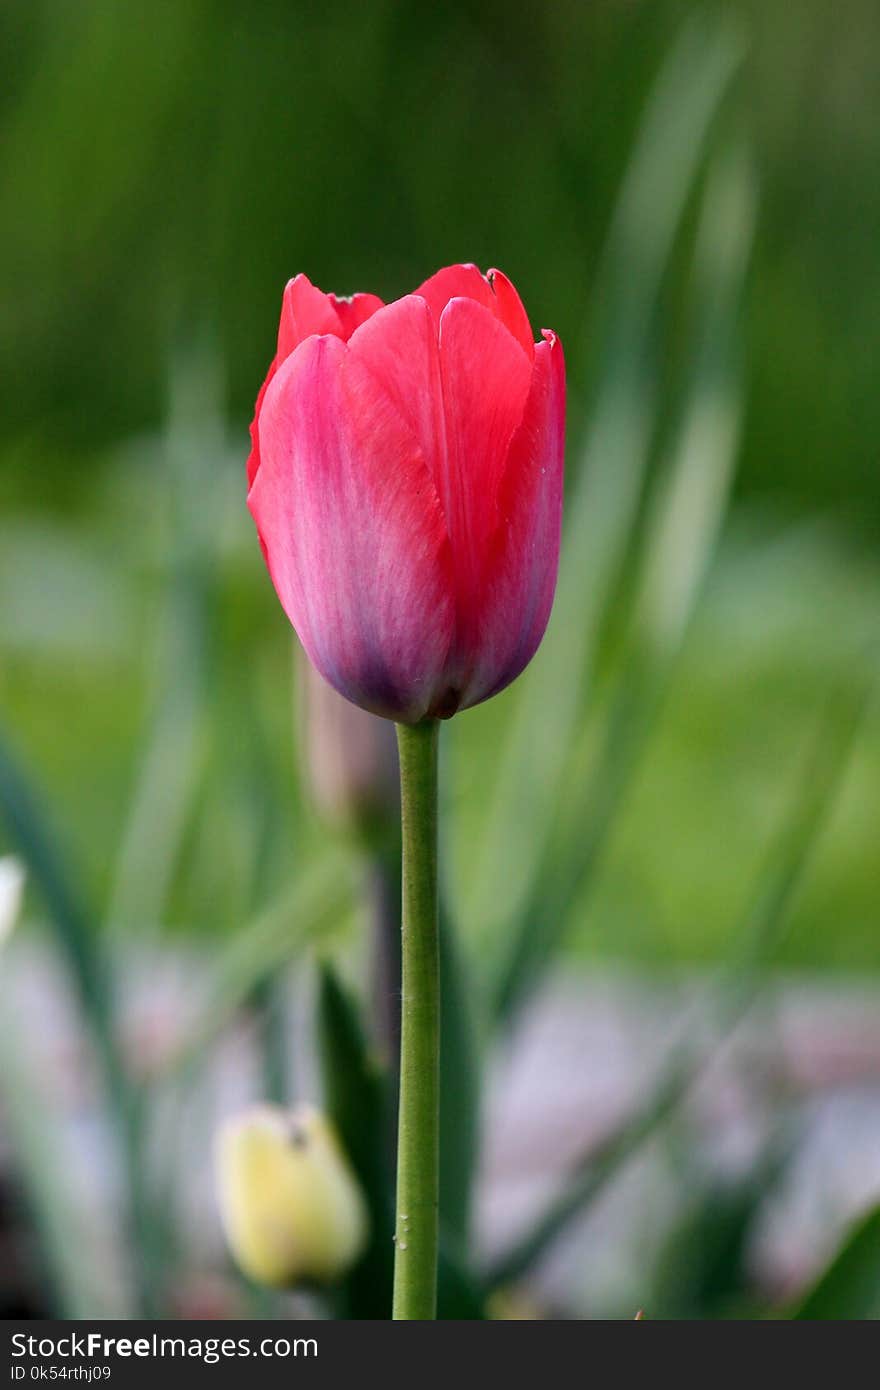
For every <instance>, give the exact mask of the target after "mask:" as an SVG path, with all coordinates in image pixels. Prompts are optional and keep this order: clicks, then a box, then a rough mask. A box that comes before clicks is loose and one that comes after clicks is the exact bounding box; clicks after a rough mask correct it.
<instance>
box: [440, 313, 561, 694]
mask: <svg viewBox="0 0 880 1390" xmlns="http://www.w3.org/2000/svg"><path fill="white" fill-rule="evenodd" d="M543 339H544V341H542V342H540V343H539V344H538V345H537V347H536V348H535V366H534V371H533V373H532V381H531V387H530V390H529V397H528V401H527V402H526V407H525V411H524V413H523V417H522V421H521V423H520V425H519V428H518V429H517V431H516V434H515V435H514V437H513V440H512V442H511V446H510V450H509V453H508V456H507V461H506V464H505V469H504V476H503V478H502V480H501V485H500V488H499V491H498V507H497V517H496V524H495V529H494V533H493V535H492V538H491V542H490V544H489V547H488V552H487V559H486V569H485V572H484V576H483V584H482V594H481V602H480V604H479V613H480V618H481V621H480V627H479V636H478V640H477V643H476V650H477V661H476V664H475V666H474V670H473V674H472V677H471V680H470V682H469V684H468V688H467V689H466V691H465V692H464V696H463V699H462V705H463V706H467V705H475V704H478V703H479V702H480V701H481V700H485V699H487V698H488V697H489V696H490V695H495V694H497V693H498V691H500V690H503V689H504V688H505V686H507V685H509V684H510V682H511V681H513V680H515V679H516V677H517V676H518V675H519V674H520V672H521V671H522V670H523V669H524V668H525V667H526V666H527V665H528V663H529V662H530V661H531V659H532V657H533V656H534V654H535V652H536V651H537V649H538V646H539V644H540V642H541V638H542V637H543V636H544V631H545V629H546V627H547V622H548V620H549V618H550V610H551V608H552V606H553V595H554V592H555V589H556V575H557V570H558V566H559V538H560V529H561V523H562V483H563V464H564V452H565V360H564V356H563V352H562V344H561V343H560V342H559V339H558V338H557V337H556V335H555V334H553V333H549V332H546V331H545V333H544V334H543Z"/></svg>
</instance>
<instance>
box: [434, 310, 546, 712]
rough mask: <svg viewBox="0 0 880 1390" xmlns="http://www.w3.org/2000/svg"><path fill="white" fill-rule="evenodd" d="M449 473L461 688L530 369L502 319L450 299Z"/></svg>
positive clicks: (444, 367)
mask: <svg viewBox="0 0 880 1390" xmlns="http://www.w3.org/2000/svg"><path fill="white" fill-rule="evenodd" d="M440 374H441V380H442V385H443V403H444V415H445V420H446V468H445V474H444V476H442V477H441V478H440V479H439V480H438V487H437V491H438V494H439V497H440V505H441V507H442V508H443V514H444V516H445V518H446V527H447V530H448V532H449V539H450V542H451V544H452V555H453V561H454V564H455V581H456V636H455V643H454V654H453V659H452V661H451V669H452V670H453V674H454V681H453V683H454V684H457V685H458V689H459V690H461V689H463V688H464V685H465V684H466V683H467V682H468V681H469V678H470V671H471V669H472V667H473V665H474V663H475V661H476V659H477V656H478V652H477V650H476V644H477V640H478V627H479V607H480V598H481V586H482V571H483V566H484V557H485V553H486V548H487V546H488V545H489V542H490V539H491V537H492V534H493V532H494V530H495V518H496V515H497V498H498V489H499V486H500V484H501V478H502V474H503V471H504V466H505V462H506V460H507V455H508V451H509V449H510V443H511V440H512V438H513V434H514V431H515V430H516V428H517V426H518V425H519V423H520V420H521V419H522V416H523V411H524V409H525V405H526V399H527V397H528V394H529V384H530V381H531V376H532V369H531V366H530V364H529V362H528V361H527V359H526V357H525V354H524V353H523V352H522V350H521V349H520V347H519V345H518V344H517V343H516V342H515V341H514V339H513V338H512V337H511V335H510V333H508V331H507V329H506V328H504V326H503V325H502V324H501V323H499V321H498V320H497V319H495V318H493V316H492V315H491V314H490V313H488V312H487V311H486V310H485V309H484V308H483V307H482V306H481V305H479V304H476V303H474V301H473V300H472V299H452V300H450V302H449V304H448V305H447V306H446V308H445V309H444V311H443V314H442V317H441V319H440Z"/></svg>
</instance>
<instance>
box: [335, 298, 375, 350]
mask: <svg viewBox="0 0 880 1390" xmlns="http://www.w3.org/2000/svg"><path fill="white" fill-rule="evenodd" d="M327 298H328V299H329V300H330V303H331V304H332V305H333V308H334V309H335V310H336V313H337V316H338V318H339V322H340V323H341V325H342V336H343V338H345V339H346V340H348V339H349V338H350V337H351V335H352V333H353V332H354V331H355V329H356V328H360V326H361V324H362V323H365V322H366V321H367V319H368V318H370V317H371V316H372V315H373V314H375V313H376V311H377V310H378V309H381V308H382V300H381V299H380V298H379V296H378V295H377V294H353V295H350V296H347V297H346V296H344V295H335V294H328V296H327Z"/></svg>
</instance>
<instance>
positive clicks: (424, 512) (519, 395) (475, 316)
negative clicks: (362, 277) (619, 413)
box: [248, 265, 565, 724]
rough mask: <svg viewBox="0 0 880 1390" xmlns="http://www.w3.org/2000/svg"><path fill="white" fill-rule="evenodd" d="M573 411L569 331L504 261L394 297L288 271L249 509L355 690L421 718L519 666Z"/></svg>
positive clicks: (316, 635)
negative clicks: (529, 312)
mask: <svg viewBox="0 0 880 1390" xmlns="http://www.w3.org/2000/svg"><path fill="white" fill-rule="evenodd" d="M564 426H565V366H564V360H563V354H562V346H561V344H560V343H559V340H558V338H557V337H556V335H555V334H554V333H551V332H547V331H545V332H544V333H543V334H542V337H541V341H540V342H538V343H535V342H534V339H533V334H532V330H531V328H530V326H529V320H528V318H527V316H526V313H525V310H524V308H523V306H522V303H521V301H520V298H519V295H518V294H517V292H516V290H515V289H514V287H513V285H512V284H511V283H510V281H509V280H508V279H507V278H506V277H505V276H504V275H502V274H501V273H500V272H499V271H490V272H489V274H488V275H486V276H483V275H482V274H481V273H480V271H479V270H478V269H477V268H476V266H473V265H458V266H450V267H448V268H447V269H445V270H440V271H438V272H437V274H436V275H433V276H432V277H431V279H430V280H426V281H425V283H424V284H423V285H421V286H420V287H419V289H418V290H416V292H415V293H414V294H409V295H405V296H404V297H403V298H402V299H398V300H396V301H395V302H394V303H392V304H387V305H383V303H382V301H381V300H380V299H377V298H376V296H375V295H371V294H356V295H354V296H353V298H351V299H338V298H337V297H336V296H335V295H332V294H323V293H322V292H321V291H320V290H318V289H316V288H315V286H314V285H312V284H311V283H310V281H309V280H308V279H307V278H306V276H305V275H298V276H297V277H296V279H295V280H292V281H291V282H290V284H289V285H288V286H287V289H286V290H285V292H284V301H283V305H282V310H281V325H280V328H279V332H278V351H277V354H276V356H275V360H274V361H273V363H272V365H271V367H270V369H269V374H268V376H267V378H266V381H265V383H264V384H263V388H262V390H261V392H260V395H259V398H258V400H257V407H256V414H255V418H254V422H253V425H252V427H251V436H252V440H253V448H252V451H251V456H250V459H249V461H248V483H249V488H250V490H249V493H248V506H249V508H250V510H251V513H252V515H253V517H254V520H255V522H256V524H257V530H258V533H259V537H260V542H261V544H262V547H263V553H264V555H265V558H266V564H267V565H268V567H269V573H270V574H271V576H272V582H273V583H274V585H275V588H276V590H277V592H278V596H279V598H280V599H281V603H282V605H283V607H284V610H285V612H286V613H287V616H288V617H289V619H290V621H291V623H292V624H293V626H294V628H295V629H296V631H297V633H298V634H299V638H300V640H301V642H302V644H303V646H304V647H305V649H306V652H307V653H308V655H309V657H310V658H311V660H312V662H313V664H314V665H315V666H316V667H317V669H318V670H319V671H320V672H321V674H322V675H323V676H324V677H325V678H326V679H327V680H328V681H329V682H330V684H331V685H332V686H334V687H335V688H336V689H337V690H338V691H339V692H340V693H341V694H342V695H344V696H346V697H347V698H348V699H349V700H351V701H353V702H354V703H355V704H357V705H361V706H362V707H363V708H364V709H368V710H372V711H373V712H374V713H376V714H381V715H384V716H386V717H387V718H389V719H394V720H397V721H398V722H401V723H407V724H415V723H417V722H418V721H420V720H422V719H423V718H425V717H429V716H433V717H441V718H445V717H448V716H449V715H452V714H454V713H455V711H456V710H458V709H464V708H467V707H468V706H470V705H475V704H478V703H479V702H480V701H481V700H485V699H487V698H488V697H489V696H490V695H494V694H496V693H497V692H498V691H499V690H502V689H503V688H504V687H505V686H506V685H508V684H509V683H510V682H511V681H512V680H514V678H515V677H516V676H518V675H519V673H520V672H521V671H522V669H523V667H524V666H526V664H527V663H528V662H529V661H530V660H531V658H532V656H533V655H534V653H535V651H536V649H537V647H538V644H539V643H540V641H541V638H542V636H543V635H544V629H545V628H546V626H547V620H548V618H549V616H550V608H551V605H552V602H553V593H554V589H555V586H556V572H557V564H558V557H559V532H560V519H561V507H562V466H563V441H564Z"/></svg>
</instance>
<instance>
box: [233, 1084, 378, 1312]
mask: <svg viewBox="0 0 880 1390" xmlns="http://www.w3.org/2000/svg"><path fill="white" fill-rule="evenodd" d="M215 1172H216V1182H217V1194H218V1200H219V1205H220V1214H221V1217H222V1220H223V1226H224V1230H225V1232H226V1238H227V1240H228V1241H229V1246H230V1249H231V1250H232V1253H233V1255H234V1256H235V1259H236V1261H237V1262H238V1264H239V1265H240V1267H241V1268H242V1270H244V1272H245V1274H247V1275H249V1276H250V1278H252V1279H254V1280H256V1282H257V1283H260V1284H269V1285H272V1286H276V1287H287V1288H290V1287H293V1286H294V1285H296V1284H302V1283H331V1282H333V1281H334V1280H337V1279H340V1278H342V1276H343V1275H344V1274H345V1273H346V1272H347V1271H348V1269H349V1268H350V1267H351V1266H352V1265H353V1264H354V1262H355V1260H357V1259H358V1257H359V1256H360V1254H361V1253H362V1251H363V1249H364V1245H365V1243H366V1239H367V1214H366V1205H365V1202H364V1197H363V1194H362V1192H361V1189H360V1187H359V1185H358V1182H357V1179H356V1177H355V1175H354V1173H353V1171H352V1169H351V1166H350V1164H349V1162H348V1159H347V1158H346V1156H345V1154H344V1153H343V1151H342V1148H341V1145H340V1143H339V1140H338V1139H337V1137H336V1133H335V1131H334V1129H333V1127H332V1125H331V1124H330V1122H329V1121H328V1120H327V1119H326V1118H325V1116H323V1115H322V1114H320V1112H319V1111H317V1110H314V1109H312V1108H311V1107H310V1106H300V1107H298V1108H297V1109H296V1110H292V1111H289V1110H283V1109H281V1108H280V1107H279V1106H275V1105H258V1106H254V1107H253V1108H251V1109H249V1110H246V1111H245V1112H244V1113H243V1114H241V1115H237V1116H235V1117H234V1118H233V1119H231V1120H228V1121H227V1122H226V1124H225V1125H224V1126H223V1128H222V1129H221V1130H220V1132H219V1134H218V1136H217V1142H216V1148H215Z"/></svg>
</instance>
